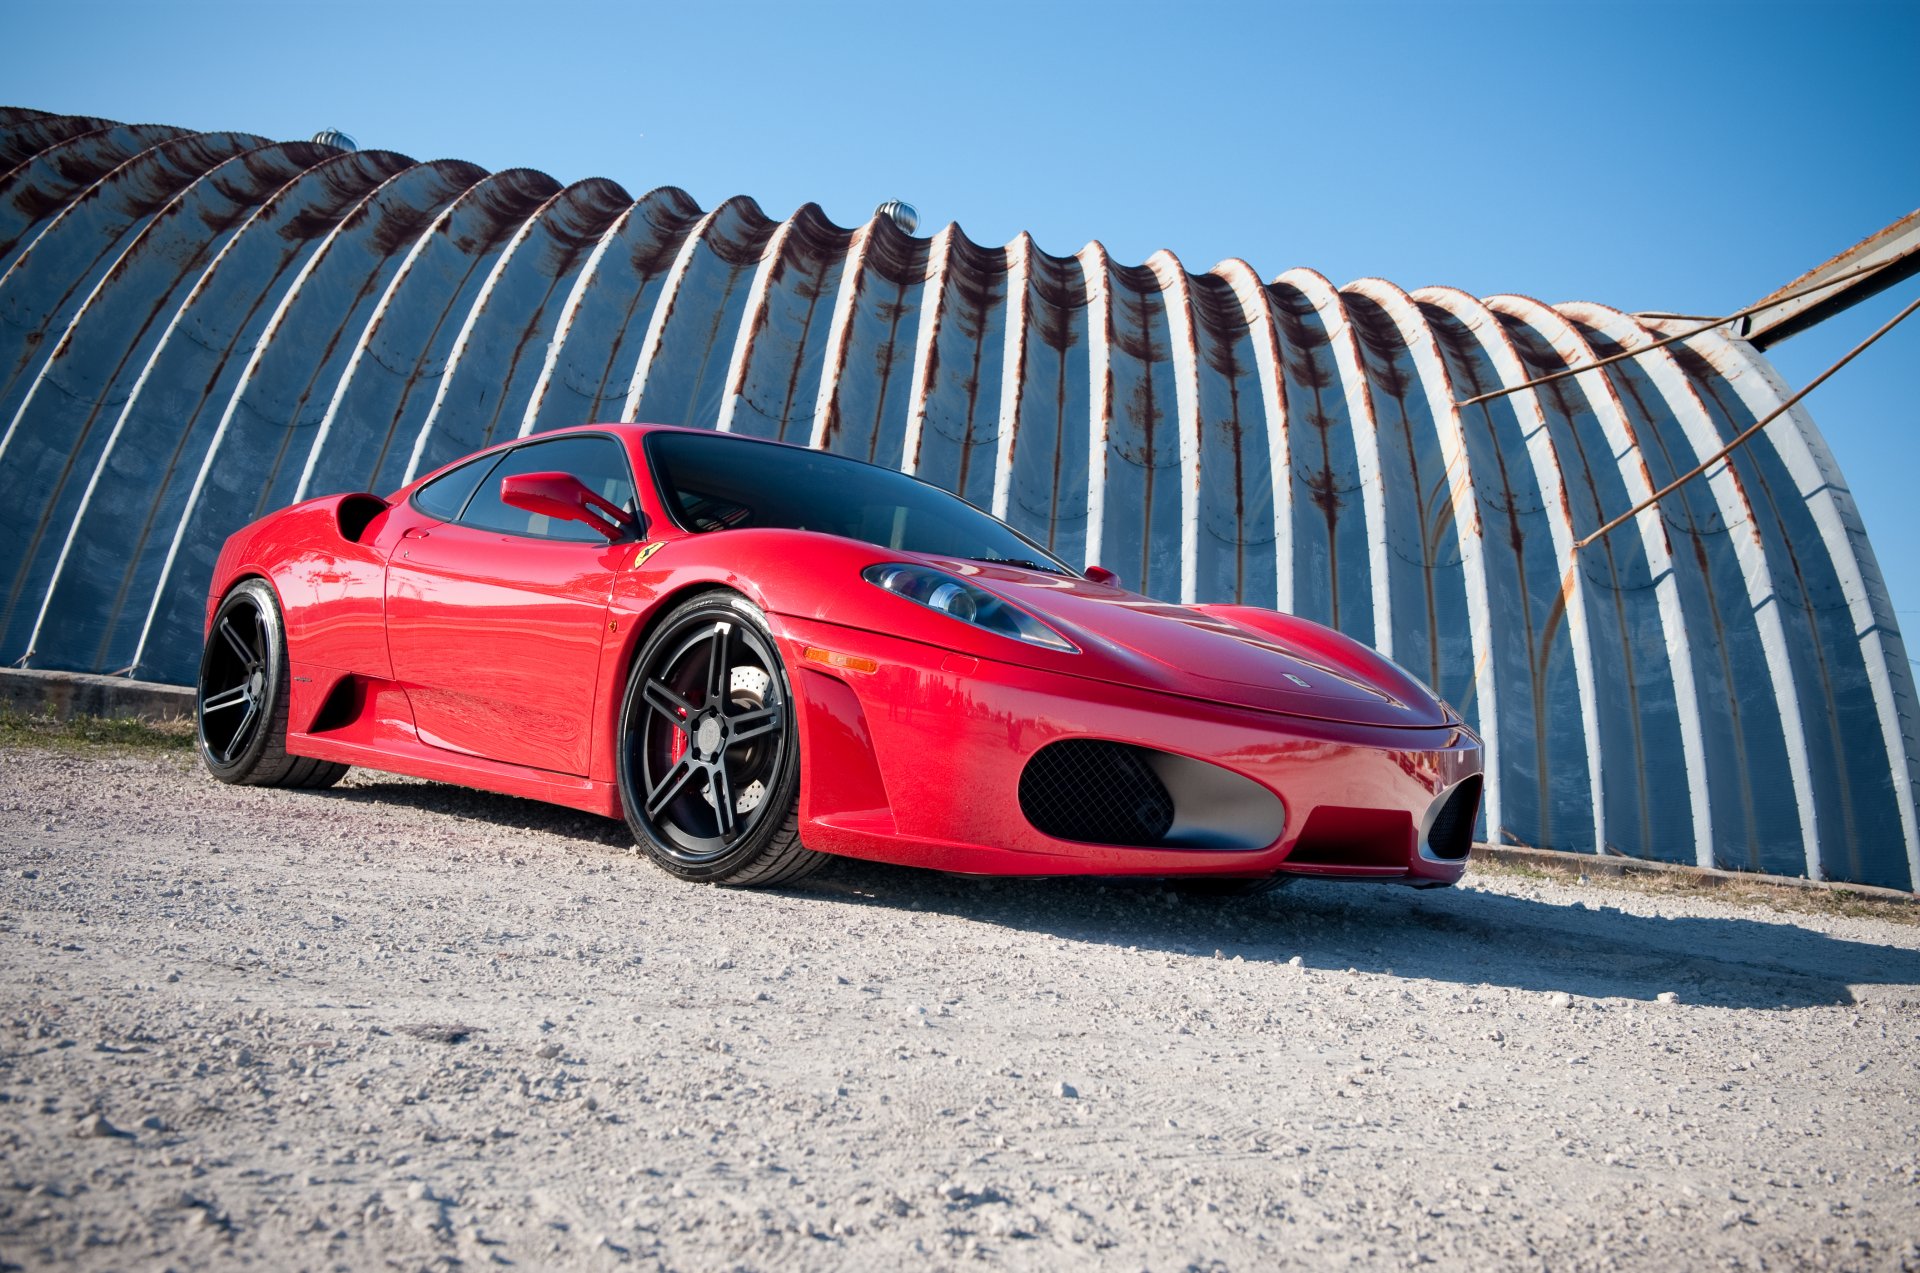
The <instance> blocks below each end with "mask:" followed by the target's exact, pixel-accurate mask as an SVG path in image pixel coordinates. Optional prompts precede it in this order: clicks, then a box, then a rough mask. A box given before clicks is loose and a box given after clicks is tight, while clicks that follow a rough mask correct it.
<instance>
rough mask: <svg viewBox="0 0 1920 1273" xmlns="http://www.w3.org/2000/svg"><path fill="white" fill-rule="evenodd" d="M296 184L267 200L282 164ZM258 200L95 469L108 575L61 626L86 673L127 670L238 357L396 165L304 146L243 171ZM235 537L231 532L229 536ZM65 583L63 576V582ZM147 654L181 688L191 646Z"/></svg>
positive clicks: (94, 518) (97, 532)
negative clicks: (261, 179) (256, 179)
mask: <svg viewBox="0 0 1920 1273" xmlns="http://www.w3.org/2000/svg"><path fill="white" fill-rule="evenodd" d="M286 160H292V161H293V162H294V164H295V166H296V171H295V174H294V175H293V176H291V177H289V178H286V179H285V180H284V181H282V182H280V183H279V184H278V185H277V187H272V176H273V175H274V172H275V170H276V169H277V168H278V166H279V164H280V163H281V162H284V161H286ZM248 162H249V164H250V166H257V167H258V169H259V170H260V171H261V172H262V173H263V174H265V175H266V176H267V178H268V180H267V181H266V182H265V183H263V185H264V186H268V187H272V188H271V193H269V194H268V195H267V196H266V198H265V199H264V200H263V201H262V202H261V204H260V205H259V206H258V207H257V208H256V209H255V210H254V211H253V212H252V213H250V214H249V215H248V216H247V218H246V220H245V221H244V222H243V223H242V224H241V226H240V227H239V228H238V229H237V230H236V231H235V232H234V234H233V235H232V237H231V238H230V239H229V240H228V242H227V244H226V246H224V247H223V248H222V249H221V250H220V252H219V253H218V254H217V255H216V256H215V257H214V259H213V261H212V262H211V263H210V264H209V265H208V266H207V268H206V269H205V271H203V272H202V274H201V276H200V278H199V279H198V280H196V282H195V283H194V286H193V289H192V290H191V291H190V292H189V293H188V295H187V297H186V298H185V299H184V300H183V301H182V302H181V303H180V306H179V307H178V308H177V309H176V310H175V311H174V314H173V316H172V318H171V319H170V320H169V322H168V326H167V329H166V331H165V332H164V333H163V334H162V335H161V338H160V340H159V342H158V343H157V344H156V346H155V348H154V351H153V353H152V354H151V355H149V356H148V358H147V361H146V364H145V365H144V366H143V367H142V369H141V372H140V377H139V380H138V382H137V383H136V387H135V390H134V392H133V395H132V396H131V397H130V398H129V399H128V400H127V402H126V404H125V405H124V406H123V407H122V408H121V410H120V414H119V418H118V419H117V420H116V421H115V424H114V430H113V440H112V442H111V443H110V444H109V445H108V447H107V448H106V451H105V452H104V453H103V455H102V458H101V460H100V462H99V464H98V465H97V466H96V467H97V469H98V470H99V472H100V475H101V482H100V486H99V489H98V490H97V491H96V494H95V498H94V501H93V504H92V507H93V508H94V509H95V510H97V511H95V512H93V513H92V514H91V515H90V517H89V518H88V519H87V520H88V521H89V522H90V523H94V522H99V523H104V524H103V525H99V526H95V525H92V524H89V525H88V526H87V527H86V530H87V531H88V532H89V533H90V534H91V535H93V536H94V537H95V538H96V540H97V542H98V544H99V547H98V548H97V549H96V551H97V552H99V553H100V555H101V556H102V557H103V558H104V559H105V562H107V563H111V564H108V565H105V566H104V569H103V570H102V572H101V573H100V574H99V575H98V576H96V577H94V578H92V579H86V580H82V579H80V578H78V577H76V578H75V579H74V584H73V586H74V587H76V588H78V587H85V588H88V589H89V590H90V591H93V592H94V593H95V595H96V596H97V597H98V598H99V600H98V603H97V604H96V605H95V606H94V607H91V608H89V609H87V610H84V611H80V612H77V613H75V614H74V615H73V616H72V617H71V619H70V620H69V623H70V625H71V626H72V628H73V634H72V636H71V637H70V638H68V640H70V641H71V643H72V644H71V646H70V648H71V649H73V650H75V651H76V653H77V652H80V651H84V652H85V654H84V655H83V657H86V658H87V659H88V661H89V662H90V664H91V665H92V666H94V667H105V668H108V669H110V670H115V671H117V670H119V669H122V668H132V667H133V666H134V665H135V664H136V663H137V661H138V655H137V651H138V648H139V643H140V637H141V634H142V633H143V631H144V630H145V621H146V617H147V615H148V613H149V612H150V608H151V601H152V598H153V595H154V589H155V587H156V586H157V583H158V579H159V576H160V573H161V569H162V566H163V564H164V561H165V556H166V553H167V550H168V549H169V547H170V546H171V545H172V543H173V542H174V537H175V531H176V528H177V527H178V525H179V524H180V523H181V519H182V518H183V516H184V513H185V507H186V500H187V495H188V492H189V490H190V488H191V483H192V480H193V477H194V475H195V474H196V473H197V472H198V471H199V467H200V461H201V457H202V456H203V455H204V454H205V449H206V447H207V446H208V444H209V442H210V441H211V439H212V437H213V432H214V429H215V428H216V427H217V424H218V422H219V419H220V416H221V411H222V408H223V407H224V405H225V403H226V400H227V397H228V395H229V394H230V393H231V392H232V389H233V386H234V385H235V383H236V382H237V381H238V379H239V376H240V372H241V370H242V368H243V367H244V366H245V363H246V360H247V355H248V353H249V351H250V350H251V349H252V348H253V345H254V343H255V342H256V341H257V340H258V337H259V334H260V332H261V331H262V330H263V329H264V328H265V325H266V322H267V320H268V318H269V317H270V316H271V315H272V313H273V312H274V308H275V306H276V305H277V303H278V301H279V298H280V296H281V295H282V294H283V293H284V292H285V290H286V288H287V287H288V286H289V285H290V284H291V283H292V281H293V279H294V277H295V276H296V275H297V274H298V272H299V268H300V266H301V264H302V263H303V262H304V261H305V260H306V259H307V257H308V256H309V255H310V254H311V253H312V252H313V250H314V249H315V248H316V247H317V246H318V245H319V243H320V241H321V240H322V239H323V238H324V237H325V235H326V233H327V231H328V230H329V229H330V228H331V227H332V226H333V225H335V224H337V223H338V221H339V219H340V218H341V217H343V216H345V215H346V213H347V211H348V210H349V209H350V208H351V207H352V206H353V205H354V204H356V203H358V202H359V200H360V198H361V197H362V196H364V195H365V194H366V192H367V191H369V190H371V189H372V188H373V187H374V186H375V185H376V184H377V183H378V182H379V181H381V180H384V179H385V178H386V177H388V176H391V175H392V174H393V173H394V172H397V171H399V170H400V169H401V168H402V167H404V166H405V165H406V164H407V162H408V161H407V160H406V159H405V158H404V157H403V156H400V155H394V154H391V153H389V152H384V151H361V152H358V153H355V154H351V155H338V156H332V157H329V156H328V155H327V153H326V152H324V151H318V150H314V149H312V148H311V147H309V145H308V144H307V143H301V142H295V143H289V144H287V145H286V146H285V147H284V148H280V153H278V154H276V155H267V154H264V153H263V154H261V155H258V156H256V157H255V158H254V159H252V160H249V161H248ZM235 524H236V525H237V524H238V523H235ZM68 573H69V574H70V575H71V574H74V572H72V571H71V570H70V571H69V572H68ZM196 643H197V632H196V634H195V637H194V639H193V640H190V641H189V642H188V647H189V648H188V649H186V650H175V649H173V648H171V647H167V648H163V649H162V650H160V651H157V652H156V653H157V656H158V657H156V659H155V660H154V662H153V663H152V664H150V665H149V666H148V667H147V668H145V669H143V671H144V672H145V673H146V674H149V675H154V676H157V677H160V678H162V679H165V678H169V677H170V678H172V679H174V680H178V679H180V678H181V677H182V676H189V675H191V670H192V668H193V667H194V666H195V664H196V662H197V658H196V656H194V655H193V654H192V652H191V646H192V645H194V644H196Z"/></svg>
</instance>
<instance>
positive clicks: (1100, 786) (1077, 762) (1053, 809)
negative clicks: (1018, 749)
mask: <svg viewBox="0 0 1920 1273" xmlns="http://www.w3.org/2000/svg"><path fill="white" fill-rule="evenodd" d="M1151 754H1152V753H1150V752H1148V751H1147V750H1146V749H1145V748H1142V747H1129V746H1128V745H1127V744H1125V743H1112V742H1105V741H1103V740H1100V739H1093V738H1072V739H1068V740H1066V741H1064V742H1058V743H1049V744H1048V745H1047V746H1045V747H1042V748H1041V749H1040V750H1039V751H1037V752H1035V753H1034V755H1033V759H1032V760H1030V761H1028V762H1027V767H1026V769H1025V770H1024V771H1023V772H1022V773H1021V775H1020V812H1022V813H1024V814H1026V815H1027V821H1028V822H1031V823H1032V824H1033V825H1034V826H1035V827H1036V828H1038V829H1039V830H1040V831H1043V832H1045V833H1046V834H1047V835H1050V836H1053V837H1054V838H1056V839H1060V840H1079V841H1082V842H1084V843H1088V844H1125V845H1150V844H1160V843H1162V842H1163V841H1164V840H1165V839H1166V835H1167V832H1168V831H1169V830H1171V829H1172V827H1173V797H1172V796H1171V795H1169V794H1168V793H1167V785H1166V784H1165V783H1164V782H1162V781H1160V775H1159V774H1157V773H1155V772H1154V771H1153V767H1152V766H1151V765H1150V764H1148V763H1147V758H1148V756H1149V755H1151Z"/></svg>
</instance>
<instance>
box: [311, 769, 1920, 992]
mask: <svg viewBox="0 0 1920 1273" xmlns="http://www.w3.org/2000/svg"><path fill="white" fill-rule="evenodd" d="M326 794H327V795H328V796H329V797H330V798H334V799H341V800H351V801H354V802H357V803H382V804H401V805H406V806H409V807H411V808H416V809H421V810H427V811H432V812H438V813H445V814H449V815H453V816H458V817H465V818H473V819H477V820H481V821H485V822H488V823H492V824H495V825H501V826H516V827H523V828H527V829H530V830H539V831H544V832H547V833H550V834H553V835H560V836H566V837H569V838H573V839H580V840H587V841H591V842H593V843H595V844H600V845H605V846H608V847H609V848H610V849H613V848H617V849H619V850H621V851H625V850H627V849H628V848H630V846H631V844H632V841H631V839H630V837H629V835H628V833H627V828H626V827H625V825H624V824H622V823H618V822H613V821H610V820H608V819H605V818H599V817H595V816H593V815H591V814H585V813H578V812H575V811H573V810H568V809H562V808H559V807H557V806H553V805H546V804H540V803H538V802H535V801H530V800H520V799H515V798H513V797H510V796H499V795H493V794H491V793H488V792H482V791H473V790H469V789H466V788H461V787H451V786H444V785H441V784H438V783H428V782H418V781H412V780H403V779H396V780H391V781H389V780H386V779H384V778H383V779H376V780H375V781H372V782H363V783H359V784H356V785H353V786H347V787H340V788H336V789H334V790H333V791H331V792H328V793H326ZM633 869H634V870H636V871H640V870H652V869H653V868H652V867H650V866H648V865H647V864H646V863H645V862H643V861H638V860H636V861H634V863H633ZM687 887H700V886H697V885H689V886H687ZM781 891H782V892H783V893H785V894H787V895H789V896H804V897H808V898H810V899H812V900H814V901H816V902H817V903H818V904H819V905H820V906H821V907H822V908H823V909H824V908H847V909H861V908H880V909H887V910H900V911H906V910H913V911H920V912H929V911H930V912H935V913H939V914H944V915H950V916H953V917H954V918H957V919H962V920H966V921H969V922H972V923H978V924H987V925H992V926H995V927H999V928H1006V929H1013V930H1020V931H1024V932H1034V933H1043V934H1046V935H1049V936H1053V937H1059V938H1063V939H1066V940H1069V941H1076V942H1093V943H1099V944H1103V945H1110V946H1119V947H1123V948H1126V949H1138V950H1141V951H1150V952H1160V953H1170V954H1182V955H1201V956H1210V955H1212V954H1213V952H1214V951H1216V950H1218V951H1220V952H1221V953H1222V954H1223V955H1224V956H1225V957H1227V958H1232V957H1234V956H1236V955H1238V956H1240V957H1241V958H1243V959H1245V960H1246V961H1247V962H1249V963H1257V962H1270V963H1284V962H1285V961H1287V960H1288V959H1290V958H1292V957H1293V956H1295V955H1298V956H1300V957H1301V959H1302V960H1303V961H1304V963H1305V964H1306V965H1307V966H1308V967H1313V968H1331V969H1346V968H1354V969H1357V970H1359V971H1361V972H1370V973H1390V974H1393V975H1396V976H1401V977H1417V978H1421V979H1425V980H1430V981H1440V982H1451V983H1454V984H1458V985H1465V986H1482V985H1487V986H1499V987H1508V988H1512V989H1519V990H1538V991H1547V990H1564V991H1567V992H1569V993H1571V994H1577V995H1585V996H1589V997H1595V998H1626V999H1653V998H1655V997H1656V996H1657V995H1659V994H1660V993H1661V992H1663V991H1669V990H1670V991H1674V992H1676V993H1678V994H1679V996H1680V998H1681V999H1682V1000H1683V1001H1684V1002H1687V1003H1691V1004H1712V1005H1716V1006H1721V1007H1729V1008H1799V1007H1808V1006H1814V1005H1829V1004H1847V1003H1852V1002H1854V1001H1855V997H1854V994H1853V987H1855V986H1864V985H1887V986H1911V987H1915V995H1914V996H1913V997H1914V998H1916V999H1920V951H1913V950H1907V949H1902V948H1899V947H1893V946H1883V945H1875V944H1872V943H1868V942H1856V941H1848V940H1845V939H1842V938H1838V937H1830V936H1828V935H1827V934H1825V933H1822V932H1819V931H1817V930H1816V929H1814V928H1812V927H1808V926H1805V923H1806V921H1805V920H1804V919H1802V918H1801V917H1799V916H1794V915H1788V914H1781V913H1774V912H1757V913H1756V915H1755V917H1754V918H1745V917H1731V918H1729V917H1713V918H1702V917H1689V916H1682V917H1675V918H1660V917H1649V916H1639V915H1630V914H1623V913H1621V912H1620V911H1618V910H1616V909H1613V908H1611V907H1610V906H1609V905H1608V904H1607V899H1608V896H1609V894H1608V893H1607V892H1606V891H1605V890H1604V889H1602V888H1596V889H1595V890H1594V895H1593V898H1592V900H1591V901H1590V902H1586V903H1581V902H1575V903H1573V904H1571V905H1559V904H1555V903H1549V902H1543V901H1536V900H1533V899H1529V898H1523V897H1511V896H1503V895H1499V894H1492V893H1483V892H1479V891H1477V890H1463V889H1441V890H1432V891H1414V890H1411V889H1402V888H1395V887H1390V886H1378V885H1364V884H1360V885H1355V884H1329V883H1324V882H1319V881H1301V882H1299V883H1297V884H1295V885H1294V886H1292V887H1290V888H1287V889H1284V890H1282V891H1280V892H1278V893H1274V894H1269V895H1266V896H1263V897H1254V898H1238V899H1210V900H1196V899H1193V898H1187V897H1181V896H1179V895H1176V894H1174V893H1171V892H1168V891H1167V890H1165V889H1163V888H1161V887H1159V886H1158V885H1157V884H1156V883H1154V882H1152V881H1132V880H1097V879H982V878H976V877H967V876H956V875H946V874H942V873H939V872H935V871H925V870H916V869H913V868H910V867H896V866H883V865H879V864H877V863H870V862H854V861H839V862H836V863H833V864H832V865H830V866H829V867H828V868H827V869H826V870H825V871H824V872H822V873H821V874H820V875H818V876H815V877H814V878H812V879H810V880H809V881H807V882H806V883H804V884H802V885H800V886H798V887H795V888H792V889H787V890H781ZM822 918H823V920H824V919H825V916H823V917H822Z"/></svg>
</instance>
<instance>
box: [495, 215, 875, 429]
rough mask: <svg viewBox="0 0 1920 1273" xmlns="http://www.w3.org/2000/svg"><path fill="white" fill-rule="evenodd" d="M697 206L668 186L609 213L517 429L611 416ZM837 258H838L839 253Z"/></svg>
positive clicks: (623, 393) (622, 395)
mask: <svg viewBox="0 0 1920 1273" xmlns="http://www.w3.org/2000/svg"><path fill="white" fill-rule="evenodd" d="M699 219H700V208H699V205H697V204H695V203H694V201H693V200H692V198H690V197H689V196H688V195H687V193H686V192H685V191H683V190H676V189H674V188H673V187H671V186H665V187H662V188H660V189H658V190H655V191H653V192H651V193H650V194H648V195H646V196H645V197H644V198H642V199H641V200H640V201H639V202H637V203H635V204H634V205H633V206H632V207H630V208H628V209H627V210H626V211H625V212H623V213H622V214H621V215H620V216H619V217H617V218H615V219H614V222H613V224H611V225H609V226H608V227H607V229H606V231H605V232H604V233H603V234H602V235H601V236H600V242H599V243H597V244H595V246H594V249H593V252H592V254H591V255H590V257H589V259H588V261H587V263H586V265H585V266H583V267H582V268H581V270H580V273H579V275H578V277H576V278H575V279H574V283H573V291H572V293H571V294H570V295H569V296H568V297H567V302H566V307H565V309H564V311H563V312H562V314H561V316H560V323H559V326H558V327H557V328H556V329H555V330H554V333H553V337H552V339H551V340H550V341H549V342H548V344H547V353H546V357H545V360H544V362H543V364H542V366H541V369H540V379H539V382H538V383H537V384H536V385H535V387H534V390H533V395H532V398H531V400H530V401H529V402H528V403H527V409H526V412H525V414H524V415H523V417H522V418H521V422H520V432H521V433H522V434H523V435H524V434H528V433H538V432H540V431H541V430H543V429H553V428H560V427H562V426H564V425H569V424H586V423H590V422H592V421H595V420H608V419H612V418H614V417H615V416H617V415H618V414H619V411H620V407H621V406H622V404H623V403H624V401H625V399H626V394H627V386H628V384H629V383H630V382H631V381H632V379H633V370H634V365H635V363H636V362H637V361H638V360H639V357H640V345H641V337H642V335H643V333H644V332H645V329H646V320H647V315H648V314H650V313H651V312H652V310H653V304H654V302H655V300H657V299H658V297H659V294H660V289H661V287H662V286H663V285H664V284H665V282H666V277H667V272H668V270H669V269H670V268H671V267H672V265H673V261H674V257H675V256H676V254H677V253H678V251H679V248H680V244H681V241H682V239H683V238H684V237H685V235H686V233H687V231H688V230H689V229H691V228H692V227H693V225H694V224H695V223H696V222H697V221H698V220H699ZM836 259H837V258H836Z"/></svg>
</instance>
